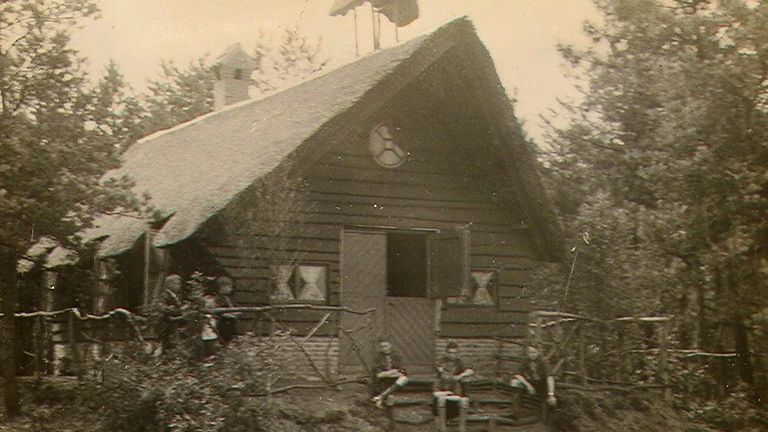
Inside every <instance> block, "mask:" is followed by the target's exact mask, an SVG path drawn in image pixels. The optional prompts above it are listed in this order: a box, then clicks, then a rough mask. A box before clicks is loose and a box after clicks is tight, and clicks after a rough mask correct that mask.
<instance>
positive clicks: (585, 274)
mask: <svg viewBox="0 0 768 432" xmlns="http://www.w3.org/2000/svg"><path fill="white" fill-rule="evenodd" d="M596 4H597V6H598V8H599V10H600V11H601V12H602V20H601V21H600V22H597V23H587V24H586V25H585V32H586V33H587V35H588V36H590V38H591V39H592V41H593V44H592V46H591V47H590V48H589V49H586V50H577V49H574V48H572V47H562V48H561V51H562V53H563V55H564V57H565V59H566V60H567V61H568V62H569V64H570V66H571V68H572V71H574V73H576V74H577V75H580V76H581V77H582V78H583V79H584V82H585V84H586V86H585V89H586V90H585V93H584V100H583V102H580V103H579V104H575V105H571V106H568V107H567V108H568V109H569V112H570V113H571V114H572V115H571V117H572V118H571V123H570V125H568V126H567V127H564V128H553V129H552V131H551V134H550V137H549V144H550V146H551V148H552V151H551V152H549V153H548V154H546V155H545V160H546V162H547V165H548V166H549V168H550V174H551V177H550V178H549V181H550V183H551V184H552V189H553V190H554V191H555V192H556V194H557V198H556V199H555V202H557V203H558V206H559V209H558V210H559V212H560V214H561V216H562V219H563V221H564V224H565V225H566V228H567V231H568V232H571V233H574V235H573V238H572V239H571V243H572V244H573V245H575V246H577V249H576V250H575V251H574V253H575V252H579V255H578V263H577V266H576V271H575V274H574V278H573V283H572V285H571V287H570V289H571V294H570V295H569V296H568V299H569V301H568V304H567V308H569V309H571V310H574V311H583V312H588V313H590V314H594V315H598V316H615V315H620V314H632V315H636V314H664V315H673V316H675V318H676V321H675V322H676V329H675V338H676V340H677V341H679V343H680V346H681V347H682V348H700V349H709V350H715V351H717V350H721V351H729V350H733V351H736V352H737V353H738V356H737V357H736V362H735V369H736V370H737V371H738V372H739V377H740V379H741V380H742V381H743V382H745V383H746V384H747V385H748V388H749V391H750V392H751V394H752V395H753V397H756V395H755V392H756V389H757V388H758V384H759V383H757V381H756V380H759V377H760V376H761V375H760V374H759V373H756V371H755V367H756V366H755V364H754V363H753V362H752V360H751V354H752V353H754V352H758V351H764V350H765V348H766V347H767V346H768V345H766V344H767V343H768V340H766V339H765V337H764V336H763V335H761V334H760V333H759V331H758V330H759V328H758V327H759V326H758V325H757V324H758V323H759V319H760V318H759V317H761V316H762V315H761V314H763V313H764V311H765V310H766V307H767V306H768V303H766V299H767V298H768V297H766V295H765V294H766V292H768V284H767V283H766V278H765V274H766V269H768V219H765V218H764V216H763V215H765V214H766V213H768V172H767V171H766V170H765V166H768V152H766V147H765V146H766V142H768V105H767V104H766V100H768V67H767V66H766V65H768V49H766V47H768V26H766V25H765V23H766V22H768V19H766V18H768V4H767V3H766V2H763V1H759V2H750V1H741V0H729V1H722V2H715V1H690V0H670V1H657V0H598V1H596ZM584 232H588V233H589V244H588V245H587V244H584V242H583V241H582V238H581V237H582V235H583V234H582V233H584ZM563 294H564V293H563V292H562V291H561V292H560V293H559V297H560V298H562V296H563ZM763 372H764V371H763ZM719 384H720V385H725V384H726V383H724V382H719Z"/></svg>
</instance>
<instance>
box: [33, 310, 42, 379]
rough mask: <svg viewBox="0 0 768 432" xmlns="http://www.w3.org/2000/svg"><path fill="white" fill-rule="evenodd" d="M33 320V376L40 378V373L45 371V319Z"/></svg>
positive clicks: (37, 318) (36, 318)
mask: <svg viewBox="0 0 768 432" xmlns="http://www.w3.org/2000/svg"><path fill="white" fill-rule="evenodd" d="M32 319H33V323H32V326H33V327H32V345H33V349H34V353H35V361H34V364H33V370H32V375H33V376H34V377H35V378H39V377H40V371H41V370H42V369H43V324H42V320H43V318H42V317H34V318H32Z"/></svg>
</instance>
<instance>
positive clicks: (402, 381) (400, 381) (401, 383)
mask: <svg viewBox="0 0 768 432" xmlns="http://www.w3.org/2000/svg"><path fill="white" fill-rule="evenodd" d="M406 384H408V377H407V376H405V375H400V376H399V377H398V378H397V381H395V383H394V384H392V385H391V386H389V387H387V389H386V390H384V391H383V392H381V393H380V394H379V395H378V396H374V397H373V402H374V403H375V404H376V406H378V407H379V408H381V406H382V404H383V403H384V401H386V400H387V398H388V397H389V396H390V395H391V394H392V393H394V392H396V391H397V390H400V389H401V388H403V387H405V385H406Z"/></svg>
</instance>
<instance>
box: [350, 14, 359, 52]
mask: <svg viewBox="0 0 768 432" xmlns="http://www.w3.org/2000/svg"><path fill="white" fill-rule="evenodd" d="M352 12H353V13H354V14H355V57H360V48H359V42H358V41H357V8H354V9H352Z"/></svg>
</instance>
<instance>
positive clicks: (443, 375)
mask: <svg viewBox="0 0 768 432" xmlns="http://www.w3.org/2000/svg"><path fill="white" fill-rule="evenodd" d="M436 370H437V380H436V381H435V388H434V390H433V393H432V395H433V405H432V410H433V414H435V415H437V416H438V426H439V427H440V430H441V431H444V430H445V428H446V425H445V421H446V419H447V418H453V417H457V416H458V417H459V429H460V430H464V429H466V413H467V410H468V409H469V398H468V397H467V386H468V383H469V380H470V377H471V376H472V375H474V373H475V372H474V371H473V370H472V369H470V368H468V367H466V365H465V364H464V362H463V361H462V360H461V358H460V357H459V345H458V344H457V343H456V342H453V341H451V342H448V345H447V346H446V347H445V356H444V357H443V358H442V359H441V360H440V362H439V363H438V364H437V366H436Z"/></svg>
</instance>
